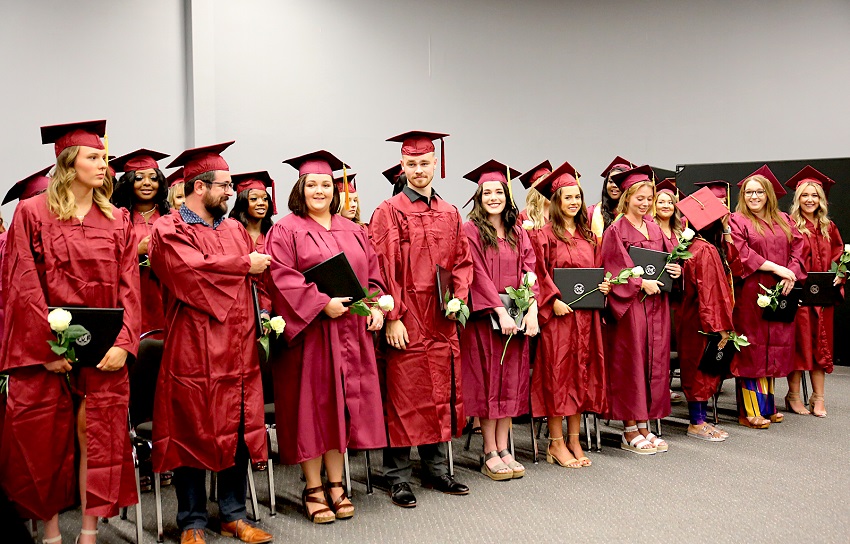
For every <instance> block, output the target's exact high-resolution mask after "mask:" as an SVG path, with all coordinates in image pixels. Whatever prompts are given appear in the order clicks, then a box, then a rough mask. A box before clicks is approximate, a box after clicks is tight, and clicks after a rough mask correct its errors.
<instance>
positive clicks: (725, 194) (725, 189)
mask: <svg viewBox="0 0 850 544" xmlns="http://www.w3.org/2000/svg"><path fill="white" fill-rule="evenodd" d="M694 185H696V186H697V187H708V188H709V189H710V190H711V192H712V193H714V196H716V197H717V198H719V199H720V200H721V201H722V202H723V203H725V204H726V208H729V182H728V181H723V180H721V179H716V180H711V181H698V182H696V183H694Z"/></svg>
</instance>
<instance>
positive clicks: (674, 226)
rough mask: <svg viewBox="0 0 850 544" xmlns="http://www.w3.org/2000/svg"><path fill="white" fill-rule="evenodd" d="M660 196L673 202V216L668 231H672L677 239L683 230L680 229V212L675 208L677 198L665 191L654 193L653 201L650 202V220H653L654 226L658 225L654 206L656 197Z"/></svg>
mask: <svg viewBox="0 0 850 544" xmlns="http://www.w3.org/2000/svg"><path fill="white" fill-rule="evenodd" d="M662 194H665V195H667V196H669V197H670V200H671V201H672V202H673V215H671V216H670V220H669V224H670V231H672V232H673V234H675V235H676V238H678V237H679V235H680V234H682V230H684V229H682V212H680V211H679V208H678V207H677V206H676V204H678V203H679V197H678V196H676V195H674V194H670V193H668V192H666V191H658V192H657V193H655V199H653V201H652V218H653V219H654V220H655V223H656V224H659V225H660V223H658V221H659V219H658V209H657V208H656V205H655V204H656V203H657V202H658V197H660V196H661V195H662Z"/></svg>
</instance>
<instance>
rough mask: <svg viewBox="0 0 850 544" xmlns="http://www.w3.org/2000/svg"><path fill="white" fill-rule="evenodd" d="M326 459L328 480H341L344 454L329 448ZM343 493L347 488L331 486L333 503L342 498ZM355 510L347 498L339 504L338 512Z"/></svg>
mask: <svg viewBox="0 0 850 544" xmlns="http://www.w3.org/2000/svg"><path fill="white" fill-rule="evenodd" d="M324 460H325V471H326V472H327V473H328V481H329V482H341V481H342V471H343V466H344V464H345V459H344V457H343V455H342V454H341V453H340V452H339V450H329V451H327V452H325V455H324ZM343 493H345V489H344V488H342V487H332V488H330V496H331V504H333V503H334V502H335V501H336V500H337V499H338V498H340V497H341V496H342V494H343ZM353 510H354V505H352V504H351V501H350V500H348V499H346V500H344V501H342V503H341V504H340V505H339V508H338V509H337V512H338V513H341V514H344V513H346V512H351V511H353Z"/></svg>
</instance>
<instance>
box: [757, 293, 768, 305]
mask: <svg viewBox="0 0 850 544" xmlns="http://www.w3.org/2000/svg"><path fill="white" fill-rule="evenodd" d="M756 304H758V305H759V308H767V307H768V306H770V297H769V296H767V295H759V298H758V300H756Z"/></svg>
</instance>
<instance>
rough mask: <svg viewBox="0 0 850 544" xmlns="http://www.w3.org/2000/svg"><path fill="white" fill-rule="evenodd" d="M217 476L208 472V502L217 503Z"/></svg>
mask: <svg viewBox="0 0 850 544" xmlns="http://www.w3.org/2000/svg"><path fill="white" fill-rule="evenodd" d="M217 493H218V474H216V473H215V472H210V502H218V494H217Z"/></svg>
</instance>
